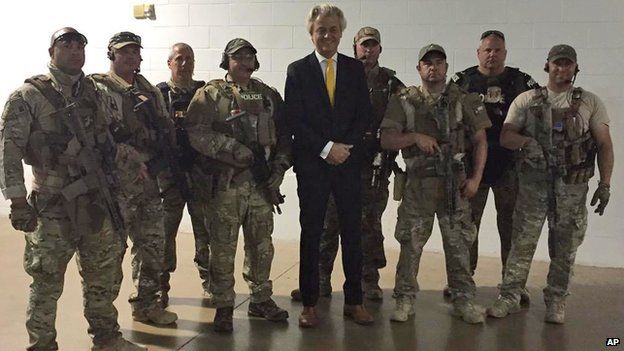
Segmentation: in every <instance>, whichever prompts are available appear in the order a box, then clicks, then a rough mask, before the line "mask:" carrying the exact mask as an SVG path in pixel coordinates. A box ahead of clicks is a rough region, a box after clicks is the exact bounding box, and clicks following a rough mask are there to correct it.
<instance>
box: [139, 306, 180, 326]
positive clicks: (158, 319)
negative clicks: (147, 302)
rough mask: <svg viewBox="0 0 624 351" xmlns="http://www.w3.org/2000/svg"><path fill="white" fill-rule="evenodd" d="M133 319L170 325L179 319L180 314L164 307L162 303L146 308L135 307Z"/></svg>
mask: <svg viewBox="0 0 624 351" xmlns="http://www.w3.org/2000/svg"><path fill="white" fill-rule="evenodd" d="M132 319H134V320H135V321H137V322H144V323H145V322H151V323H154V324H157V325H168V324H171V323H174V322H175V321H177V320H178V315H177V314H175V313H174V312H169V311H167V310H165V309H164V308H162V306H161V305H160V304H157V305H155V306H153V307H150V308H146V309H133V311H132Z"/></svg>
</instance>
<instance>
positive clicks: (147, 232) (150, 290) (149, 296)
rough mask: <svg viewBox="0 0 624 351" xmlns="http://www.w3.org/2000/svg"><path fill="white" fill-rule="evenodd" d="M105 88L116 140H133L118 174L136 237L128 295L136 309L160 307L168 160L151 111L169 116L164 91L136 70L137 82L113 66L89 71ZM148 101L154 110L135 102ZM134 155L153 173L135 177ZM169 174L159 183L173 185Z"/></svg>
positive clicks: (121, 200) (127, 219)
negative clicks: (108, 69)
mask: <svg viewBox="0 0 624 351" xmlns="http://www.w3.org/2000/svg"><path fill="white" fill-rule="evenodd" d="M90 78H91V79H93V80H94V81H95V83H96V86H97V88H98V89H99V90H100V91H101V93H102V95H103V98H104V103H105V105H106V107H107V109H108V112H109V113H111V114H112V118H113V119H114V124H113V125H112V127H111V132H112V133H113V136H114V138H115V140H117V141H118V142H121V143H125V144H127V145H130V146H131V147H132V148H134V149H135V150H136V151H135V152H134V153H132V152H128V153H124V154H123V155H120V156H119V157H118V158H120V162H119V178H120V184H121V191H120V194H119V197H118V201H119V204H120V206H121V208H122V214H123V217H124V218H123V219H124V222H125V224H126V230H127V233H128V236H129V237H130V240H132V243H133V245H132V249H131V257H132V279H133V281H134V286H135V288H136V292H135V293H133V294H132V295H131V296H130V299H129V302H130V303H131V304H132V309H133V313H135V314H136V313H138V312H141V311H147V310H151V309H154V308H156V307H155V306H156V305H157V299H158V292H159V291H160V274H161V272H162V271H163V259H164V256H165V254H164V242H165V231H164V221H163V218H164V216H163V208H162V203H161V198H160V193H159V182H158V181H157V179H156V175H159V174H160V175H162V174H164V173H166V170H167V165H166V164H165V161H164V159H162V156H161V149H160V146H159V145H158V140H157V139H156V132H155V130H154V128H157V127H155V126H153V125H151V123H149V122H147V120H148V118H147V117H146V114H147V113H155V114H156V115H157V116H156V117H155V118H154V119H155V120H157V121H161V122H162V123H163V124H166V123H168V122H169V120H168V119H167V117H166V109H165V104H164V101H163V97H162V95H161V94H160V91H159V90H158V89H157V88H156V87H154V86H152V85H151V84H150V83H149V82H148V81H147V80H146V79H145V78H144V77H143V76H142V75H139V74H137V75H136V77H135V82H134V84H133V85H131V84H128V83H127V82H125V81H124V80H123V79H122V78H121V77H119V76H117V75H116V74H115V73H114V72H109V73H107V74H93V75H91V76H90ZM142 101H145V102H144V103H145V104H152V111H150V112H146V111H145V109H142V108H139V109H138V110H137V111H134V110H135V105H137V104H138V103H140V102H142ZM133 157H136V158H138V159H139V160H140V161H142V162H144V163H145V164H146V165H147V166H148V170H149V174H150V175H149V177H148V178H147V179H145V180H143V181H137V180H136V177H137V174H138V169H137V168H136V167H133V166H131V165H133V164H135V163H133V162H131V161H132V159H133ZM163 179H165V178H161V179H160V180H159V181H160V186H161V187H163V188H165V187H169V185H168V184H166V182H164V181H163Z"/></svg>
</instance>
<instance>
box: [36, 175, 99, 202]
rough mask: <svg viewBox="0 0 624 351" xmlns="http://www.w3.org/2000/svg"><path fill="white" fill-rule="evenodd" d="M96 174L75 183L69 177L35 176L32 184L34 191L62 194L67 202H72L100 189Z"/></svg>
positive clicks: (79, 179) (86, 176)
mask: <svg viewBox="0 0 624 351" xmlns="http://www.w3.org/2000/svg"><path fill="white" fill-rule="evenodd" d="M99 187H100V186H99V184H98V180H97V176H96V174H95V173H88V174H86V175H84V176H82V177H80V178H78V179H76V180H74V181H68V179H67V177H58V176H54V175H51V174H48V175H44V176H41V177H37V176H35V179H34V180H33V183H32V188H33V190H34V191H37V192H40V193H47V194H61V195H63V197H64V198H65V199H66V200H67V201H72V200H74V199H75V198H76V197H78V196H80V195H85V194H88V193H90V192H92V191H94V190H98V189H99Z"/></svg>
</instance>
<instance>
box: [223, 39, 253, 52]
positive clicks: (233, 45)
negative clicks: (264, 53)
mask: <svg viewBox="0 0 624 351" xmlns="http://www.w3.org/2000/svg"><path fill="white" fill-rule="evenodd" d="M242 48H250V49H251V51H253V53H254V54H255V53H257V52H258V50H256V48H254V47H253V45H251V43H250V42H248V41H247V40H245V39H243V38H235V39H232V40H230V41H229V42H228V43H227V45H226V46H225V50H223V52H224V53H225V54H226V55H232V54H233V53H235V52H237V51H238V50H240V49H242Z"/></svg>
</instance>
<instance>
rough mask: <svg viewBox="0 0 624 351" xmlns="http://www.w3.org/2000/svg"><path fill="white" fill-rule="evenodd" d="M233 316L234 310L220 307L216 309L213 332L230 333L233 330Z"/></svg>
mask: <svg viewBox="0 0 624 351" xmlns="http://www.w3.org/2000/svg"><path fill="white" fill-rule="evenodd" d="M233 314H234V308H233V307H232V306H230V307H221V308H217V314H216V315H215V318H214V323H213V324H214V330H215V331H216V332H219V333H231V332H232V331H233V330H234V326H233V323H232V316H233Z"/></svg>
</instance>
